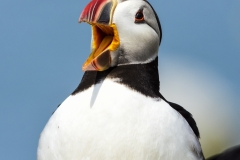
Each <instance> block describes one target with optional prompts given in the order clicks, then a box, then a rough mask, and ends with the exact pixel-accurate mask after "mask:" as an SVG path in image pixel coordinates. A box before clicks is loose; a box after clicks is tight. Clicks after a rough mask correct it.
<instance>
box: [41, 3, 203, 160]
mask: <svg viewBox="0 0 240 160" xmlns="http://www.w3.org/2000/svg"><path fill="white" fill-rule="evenodd" d="M79 22H86V23H88V24H89V25H90V26H91V29H92V42H91V51H90V55H89V57H88V58H87V60H86V62H85V63H84V64H83V66H82V70H83V71H84V72H85V73H84V75H83V77H82V80H81V82H80V84H79V85H78V87H77V88H76V89H75V90H74V91H73V93H72V94H71V95H70V96H69V97H67V98H66V100H64V102H63V103H61V105H59V106H58V108H57V109H56V111H55V112H54V113H53V114H52V116H51V117H50V119H49V121H48V122H47V124H46V126H45V128H44V129H43V131H42V133H41V135H40V138H39V143H38V150H37V159H38V160H176V159H179V160H203V159H204V156H203V153H202V149H201V145H200V142H199V137H200V136H199V130H198V127H197V125H196V122H195V120H194V119H193V117H192V115H191V114H190V113H189V112H188V111H187V110H185V109H184V108H183V107H181V106H180V105H178V104H176V103H172V102H170V101H168V100H166V99H165V98H164V97H163V96H162V94H161V93H160V91H159V90H160V81H159V73H158V51H159V46H160V43H161V39H162V29H161V24H160V21H159V18H158V15H157V14H156V11H155V10H154V9H153V6H152V5H151V4H150V3H149V2H148V1H147V0H92V1H90V2H89V3H88V4H87V5H86V7H85V8H84V9H83V11H82V13H81V15H80V18H79Z"/></svg>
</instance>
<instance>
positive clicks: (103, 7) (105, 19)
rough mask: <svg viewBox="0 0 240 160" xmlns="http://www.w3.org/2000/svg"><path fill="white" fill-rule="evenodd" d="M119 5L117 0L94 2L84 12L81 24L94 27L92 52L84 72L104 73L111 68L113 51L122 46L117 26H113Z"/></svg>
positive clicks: (94, 0) (96, 0) (95, 0)
mask: <svg viewBox="0 0 240 160" xmlns="http://www.w3.org/2000/svg"><path fill="white" fill-rule="evenodd" d="M117 3H118V2H117V0H92V1H91V2H90V3H89V4H88V5H87V6H86V7H85V8H84V10H83V11H82V13H81V15H80V18H79V22H80V23H81V22H87V23H89V24H90V25H91V26H92V52H91V54H90V56H89V57H88V59H87V60H86V62H85V63H84V65H83V67H82V69H83V71H89V70H94V71H103V70H106V69H108V68H109V67H111V63H112V51H115V50H116V49H117V48H118V46H119V45H120V39H119V36H118V32H117V28H116V25H115V24H112V16H113V13H114V10H115V8H116V6H117Z"/></svg>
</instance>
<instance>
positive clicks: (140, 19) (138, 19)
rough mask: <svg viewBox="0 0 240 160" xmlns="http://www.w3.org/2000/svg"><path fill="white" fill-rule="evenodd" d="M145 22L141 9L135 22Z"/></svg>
mask: <svg viewBox="0 0 240 160" xmlns="http://www.w3.org/2000/svg"><path fill="white" fill-rule="evenodd" d="M141 22H144V15H143V10H142V9H141V10H139V11H138V12H137V13H136V15H135V23H141Z"/></svg>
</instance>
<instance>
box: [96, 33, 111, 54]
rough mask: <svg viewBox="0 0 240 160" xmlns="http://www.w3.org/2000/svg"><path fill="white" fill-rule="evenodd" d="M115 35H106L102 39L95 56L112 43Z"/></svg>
mask: <svg viewBox="0 0 240 160" xmlns="http://www.w3.org/2000/svg"><path fill="white" fill-rule="evenodd" d="M112 40H113V36H106V37H104V39H103V40H102V42H101V44H100V45H99V47H98V49H97V50H96V51H95V53H94V55H93V57H94V58H95V57H97V56H98V55H100V54H101V53H102V52H103V51H104V50H105V49H107V47H108V46H109V45H110V44H111V43H112Z"/></svg>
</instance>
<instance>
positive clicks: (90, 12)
mask: <svg viewBox="0 0 240 160" xmlns="http://www.w3.org/2000/svg"><path fill="white" fill-rule="evenodd" d="M115 4H116V1H114V0H92V1H91V2H90V3H89V4H88V5H87V6H86V7H85V8H84V10H83V11H82V13H81V15H80V18H79V23H81V22H87V23H90V24H92V23H99V24H104V25H108V24H111V15H112V12H113V10H114V9H115V7H114V6H115Z"/></svg>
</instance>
